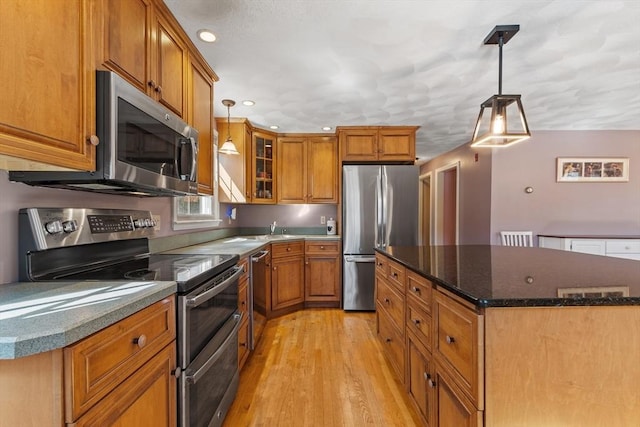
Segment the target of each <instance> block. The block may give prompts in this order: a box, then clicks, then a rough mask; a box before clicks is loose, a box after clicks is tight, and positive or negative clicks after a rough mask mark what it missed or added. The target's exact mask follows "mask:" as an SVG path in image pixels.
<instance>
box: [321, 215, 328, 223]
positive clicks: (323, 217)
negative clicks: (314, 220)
mask: <svg viewBox="0 0 640 427" xmlns="http://www.w3.org/2000/svg"><path fill="white" fill-rule="evenodd" d="M326 223H327V217H326V216H324V215H322V216H321V217H320V224H321V225H325V224H326Z"/></svg>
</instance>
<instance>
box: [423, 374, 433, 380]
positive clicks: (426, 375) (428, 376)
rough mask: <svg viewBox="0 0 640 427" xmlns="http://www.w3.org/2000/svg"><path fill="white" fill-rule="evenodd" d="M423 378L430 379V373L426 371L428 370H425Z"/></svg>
mask: <svg viewBox="0 0 640 427" xmlns="http://www.w3.org/2000/svg"><path fill="white" fill-rule="evenodd" d="M424 379H425V380H430V379H431V374H430V373H428V372H425V373H424Z"/></svg>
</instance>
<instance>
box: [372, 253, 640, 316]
mask: <svg viewBox="0 0 640 427" xmlns="http://www.w3.org/2000/svg"><path fill="white" fill-rule="evenodd" d="M378 252H380V253H382V254H385V255H388V256H389V257H391V258H392V259H394V260H396V261H398V262H399V263H401V264H403V265H404V266H405V267H407V268H409V269H410V270H413V271H415V272H416V273H419V274H420V275H422V276H424V277H426V278H427V279H429V280H431V281H433V282H434V283H435V284H436V285H437V286H440V287H443V288H445V289H447V290H449V291H451V292H453V293H455V294H457V295H459V296H460V297H462V298H464V299H466V300H467V301H469V302H471V303H473V304H475V305H476V306H477V307H529V306H576V305H640V261H633V260H627V259H620V258H612V257H605V256H599V255H588V254H582V253H575V252H567V251H559V250H555V249H545V248H523V247H508V246H489V245H459V246H395V247H388V248H386V250H378Z"/></svg>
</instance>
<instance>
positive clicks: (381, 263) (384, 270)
mask: <svg viewBox="0 0 640 427" xmlns="http://www.w3.org/2000/svg"><path fill="white" fill-rule="evenodd" d="M376 274H381V275H382V276H383V277H387V275H388V274H389V264H388V259H387V257H385V256H384V255H380V254H376Z"/></svg>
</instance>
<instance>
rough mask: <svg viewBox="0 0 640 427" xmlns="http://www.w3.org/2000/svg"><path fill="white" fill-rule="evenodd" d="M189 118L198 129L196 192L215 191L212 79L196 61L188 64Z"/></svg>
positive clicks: (212, 193) (212, 192) (210, 193)
mask: <svg viewBox="0 0 640 427" xmlns="http://www.w3.org/2000/svg"><path fill="white" fill-rule="evenodd" d="M189 72H190V76H189V90H188V93H189V114H188V115H189V119H188V122H189V123H190V124H191V125H192V126H193V127H194V128H196V129H197V130H198V193H199V194H208V195H211V196H213V195H214V193H215V191H217V189H216V188H215V187H216V185H215V184H216V180H215V176H214V165H213V162H214V158H213V80H212V79H211V77H210V76H209V75H207V73H206V71H204V69H203V68H202V67H201V66H200V65H198V64H197V63H196V62H191V63H190V64H189Z"/></svg>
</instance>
